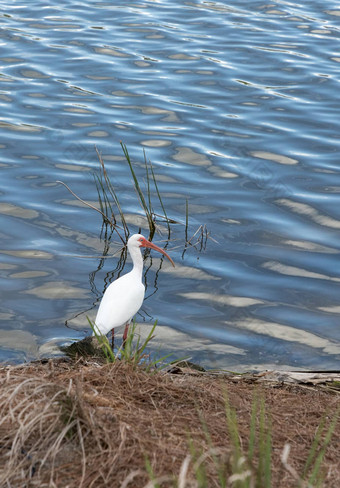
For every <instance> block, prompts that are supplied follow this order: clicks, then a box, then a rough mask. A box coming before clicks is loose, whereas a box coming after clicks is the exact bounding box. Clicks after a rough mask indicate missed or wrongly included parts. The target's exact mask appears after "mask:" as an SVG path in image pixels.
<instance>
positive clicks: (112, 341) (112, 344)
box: [111, 329, 115, 351]
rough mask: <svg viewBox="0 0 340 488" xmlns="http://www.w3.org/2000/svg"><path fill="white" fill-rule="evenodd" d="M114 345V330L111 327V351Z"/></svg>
mask: <svg viewBox="0 0 340 488" xmlns="http://www.w3.org/2000/svg"><path fill="white" fill-rule="evenodd" d="M114 347H115V330H114V329H112V330H111V348H112V351H114Z"/></svg>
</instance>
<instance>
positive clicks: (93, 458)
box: [0, 360, 340, 488]
mask: <svg viewBox="0 0 340 488" xmlns="http://www.w3.org/2000/svg"><path fill="white" fill-rule="evenodd" d="M0 381H1V394H0V411H1V417H0V419H1V420H0V486H1V487H9V488H10V487H15V488H17V487H20V488H24V487H27V488H30V487H56V488H66V487H70V488H73V487H75V488H80V487H83V488H85V487H86V488H89V487H93V488H101V487H111V488H115V487H123V488H124V487H128V488H137V487H144V486H146V485H148V483H149V481H150V478H149V475H148V473H147V470H146V462H145V456H147V458H148V460H149V462H150V464H151V466H152V470H153V472H154V474H155V476H156V477H161V478H163V479H165V480H166V481H164V483H163V484H161V486H162V487H165V486H174V485H173V483H172V479H173V477H174V478H176V479H177V480H179V482H178V486H180V487H181V488H191V487H195V486H197V483H196V481H195V476H194V472H193V464H194V461H193V460H192V459H191V457H190V456H189V447H188V436H190V438H191V439H192V442H193V443H194V445H195V446H196V449H197V450H201V451H202V453H204V454H203V456H204V458H205V462H206V465H207V475H208V481H207V486H208V487H214V486H219V484H218V480H217V476H216V470H215V467H214V463H213V461H212V454H213V452H212V451H211V446H210V445H209V443H208V440H207V437H206V434H205V433H204V428H203V425H202V416H203V417H204V419H205V422H206V425H207V428H208V430H209V433H210V436H211V440H212V444H213V446H214V449H215V452H216V453H217V455H218V456H220V455H224V456H227V457H228V456H229V455H230V444H229V441H228V432H227V422H226V419H225V401H224V397H223V393H224V391H225V390H226V391H227V392H228V397H229V400H230V403H231V405H232V406H233V407H234V408H235V409H236V411H237V416H238V422H239V431H240V436H241V441H242V445H244V446H245V447H246V446H247V442H248V438H249V423H250V415H251V406H252V400H253V395H254V391H255V390H256V391H258V392H259V393H262V394H263V395H264V397H265V401H266V408H267V411H269V412H270V415H271V418H272V434H273V462H272V468H273V482H272V486H273V487H281V488H286V487H293V486H296V481H295V480H294V479H293V476H292V475H291V474H290V473H289V472H288V470H287V469H286V468H285V467H284V466H283V465H282V463H281V461H280V455H281V453H282V449H283V447H284V445H285V443H287V442H288V443H289V444H290V445H291V454H290V458H289V462H290V464H291V466H292V467H293V468H294V469H296V470H297V472H302V469H303V466H304V463H305V461H306V459H307V455H308V451H309V449H310V446H311V443H312V440H313V437H314V435H315V432H316V429H317V426H318V424H319V423H320V420H321V418H322V416H323V415H324V413H325V412H326V410H327V411H328V412H329V415H330V416H331V414H332V413H334V412H335V410H336V408H337V404H338V403H339V396H338V395H337V394H334V393H331V392H326V391H318V390H317V389H306V388H300V387H298V386H294V387H289V386H279V385H276V386H268V385H267V386H266V385H256V384H254V383H253V382H248V381H247V380H240V379H237V378H233V377H223V378H222V377H214V376H211V375H204V374H202V375H199V374H192V375H191V374H188V375H173V374H154V375H150V374H147V373H145V372H143V371H142V370H140V369H137V370H136V371H134V370H133V369H132V368H131V367H129V366H128V365H126V364H123V363H119V362H117V363H116V364H111V365H103V364H99V363H95V362H93V361H92V362H91V361H89V362H86V361H84V360H82V361H79V362H72V361H69V360H54V361H52V360H50V361H49V362H46V363H34V364H33V363H32V364H29V365H26V366H21V367H6V368H2V369H1V370H0ZM339 445H340V430H339V425H338V426H337V428H336V431H335V433H334V435H333V438H332V441H331V443H330V446H329V448H328V450H327V455H326V458H325V467H326V479H325V482H324V485H323V486H325V487H330V488H336V487H337V486H338V480H339V479H340V467H339ZM150 486H152V484H151V485H150Z"/></svg>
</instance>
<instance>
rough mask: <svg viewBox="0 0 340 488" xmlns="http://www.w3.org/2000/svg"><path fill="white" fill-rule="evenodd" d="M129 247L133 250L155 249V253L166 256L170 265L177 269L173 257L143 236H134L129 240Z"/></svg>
mask: <svg viewBox="0 0 340 488" xmlns="http://www.w3.org/2000/svg"><path fill="white" fill-rule="evenodd" d="M128 247H130V248H133V247H148V248H150V249H154V250H155V251H158V252H160V253H162V254H164V256H166V257H167V258H168V259H169V261H170V263H171V264H172V265H173V267H175V263H174V262H173V260H172V259H171V257H170V256H169V255H168V254H167V253H166V252H165V251H164V249H162V248H161V247H158V246H156V244H153V243H152V242H150V241H148V240H147V239H146V238H145V237H144V236H142V235H141V234H134V235H132V236H131V237H130V238H129V240H128Z"/></svg>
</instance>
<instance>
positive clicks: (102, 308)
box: [95, 234, 174, 335]
mask: <svg viewBox="0 0 340 488" xmlns="http://www.w3.org/2000/svg"><path fill="white" fill-rule="evenodd" d="M127 247H128V251H129V253H130V256H131V259H132V262H133V268H132V270H131V271H130V272H129V273H127V274H126V275H123V276H121V277H120V278H118V280H116V281H114V282H113V283H111V284H110V285H109V287H108V288H107V290H106V291H105V293H104V295H103V298H102V301H101V302H100V305H99V309H98V313H97V317H96V320H95V331H96V333H100V334H103V335H106V334H107V333H108V332H109V331H110V330H112V329H114V328H115V327H120V326H122V325H126V324H128V323H129V322H130V321H131V319H132V318H133V317H134V315H135V314H136V313H137V312H138V310H139V309H140V307H141V306H142V303H143V300H144V293H145V288H144V285H143V282H142V272H143V258H142V253H141V250H140V248H141V247H150V248H152V249H155V250H156V251H159V252H161V253H162V254H164V255H165V256H166V257H167V258H168V259H169V260H170V261H171V263H172V264H173V265H174V263H173V261H172V259H171V258H170V256H168V255H167V253H166V252H165V251H164V250H163V249H161V248H159V247H158V246H156V245H155V244H153V243H151V242H149V241H148V240H146V239H145V237H143V236H142V235H141V234H134V235H133V236H131V237H130V239H129V240H128V243H127Z"/></svg>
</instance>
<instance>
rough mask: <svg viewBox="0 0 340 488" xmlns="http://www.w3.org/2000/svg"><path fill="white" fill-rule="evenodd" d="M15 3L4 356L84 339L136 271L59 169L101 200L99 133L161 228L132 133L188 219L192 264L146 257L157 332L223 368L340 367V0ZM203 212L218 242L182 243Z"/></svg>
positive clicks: (179, 234)
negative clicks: (99, 310) (127, 270)
mask: <svg viewBox="0 0 340 488" xmlns="http://www.w3.org/2000/svg"><path fill="white" fill-rule="evenodd" d="M0 7H1V9H0V12H1V13H0V44H1V51H0V109H1V115H0V154H1V156H2V157H1V160H0V171H1V179H0V221H1V228H0V237H1V260H0V268H1V278H0V283H1V305H2V306H1V312H0V355H1V358H0V359H1V360H4V361H6V360H8V361H13V360H14V361H21V360H25V359H29V358H32V357H38V356H39V355H41V354H44V355H48V354H53V351H54V347H55V344H56V343H58V342H62V341H64V340H67V339H72V338H78V337H82V336H83V335H84V334H85V333H87V332H88V325H87V320H86V315H87V314H88V315H90V316H91V314H92V315H93V314H95V311H96V306H97V304H98V301H99V300H100V298H101V295H102V293H103V290H104V289H105V287H106V286H107V284H108V283H109V282H110V281H111V280H112V279H114V278H115V277H116V276H117V273H118V272H119V271H118V269H116V266H117V259H118V258H117V256H118V255H119V254H116V255H115V256H114V257H112V258H108V259H103V260H101V259H100V258H99V256H101V255H102V253H103V251H104V249H105V239H103V234H101V231H102V228H101V219H100V216H99V215H98V214H96V213H95V212H94V211H91V210H90V209H89V208H87V207H85V206H84V205H82V204H81V203H80V202H79V201H77V200H76V199H74V198H73V197H72V195H70V194H69V193H68V192H67V191H66V189H65V187H63V186H62V185H60V184H58V183H56V181H57V180H61V181H63V182H65V183H67V184H68V185H69V186H70V187H71V188H72V190H73V191H74V192H76V193H77V194H78V195H79V196H81V197H82V198H83V199H84V200H86V201H88V202H90V203H91V204H96V202H97V192H96V187H95V184H94V180H93V171H95V170H96V169H97V168H98V159H97V155H96V151H95V146H96V147H97V148H98V149H99V151H100V152H101V153H102V156H103V158H104V160H105V163H106V167H107V169H108V171H109V172H110V175H111V177H112V179H113V181H114V184H115V188H116V190H117V193H118V194H119V198H120V202H121V205H122V207H123V209H124V212H125V213H126V216H127V219H128V222H129V225H130V226H131V231H132V232H135V231H138V230H139V227H141V229H142V231H143V232H145V233H147V229H146V226H145V221H143V219H142V216H141V211H140V208H139V206H138V201H137V199H136V196H135V192H134V189H133V186H132V184H131V176H130V173H129V169H128V166H127V165H126V163H125V161H124V157H123V154H122V150H121V147H120V145H119V141H120V140H122V141H124V143H125V144H126V145H127V147H128V149H129V152H130V156H131V159H132V161H133V164H134V167H135V169H136V172H137V174H138V176H139V178H140V179H141V180H142V179H143V178H144V177H145V172H144V161H143V159H144V156H143V149H145V151H146V155H147V158H149V159H150V160H151V161H152V164H153V168H154V171H155V174H156V177H157V181H158V186H159V190H160V192H161V194H162V196H163V199H164V204H165V208H166V210H167V213H168V215H169V216H170V217H171V218H173V219H174V220H176V221H177V222H179V223H178V224H174V225H173V227H172V229H173V230H172V239H171V241H170V243H169V247H168V251H169V252H170V253H171V256H172V257H173V259H174V260H175V261H176V264H177V266H176V269H174V270H172V269H171V268H170V267H168V266H166V264H165V263H163V265H162V268H161V269H160V270H159V269H158V266H159V259H157V257H156V256H153V255H151V256H152V262H151V261H150V260H149V259H148V261H147V263H148V265H151V264H152V266H151V267H150V269H149V270H148V272H147V275H146V280H147V281H146V282H147V286H148V288H147V294H146V296H147V299H146V300H145V302H144V305H143V307H142V310H141V311H140V313H139V314H138V316H137V319H138V320H139V321H140V322H141V323H142V329H143V328H144V330H145V329H147V327H148V326H149V324H150V323H152V322H153V321H154V320H155V319H156V318H157V319H158V321H159V324H160V326H159V341H160V346H161V347H163V348H165V349H171V350H174V351H175V354H176V355H185V354H187V353H188V354H190V356H191V357H193V359H194V360H196V361H199V362H201V363H202V364H204V365H207V366H209V367H225V368H233V369H239V370H244V369H249V368H250V369H254V368H258V369H263V368H271V367H276V368H278V367H281V368H286V367H288V368H292V367H293V368H314V369H324V368H325V369H326V368H328V369H339V367H340V337H339V336H340V334H339V327H338V320H339V314H340V305H339V303H340V301H339V296H340V275H339V272H338V269H339V267H338V260H339V249H340V244H339V229H340V216H339V188H340V173H339V164H338V154H339V149H340V138H339V121H338V112H339V95H338V93H339V90H338V84H339V75H338V73H339V63H340V57H339V54H338V53H339V38H340V36H339V27H338V20H339V15H340V10H339V6H338V5H337V4H336V3H335V2H334V1H330V2H328V3H327V6H325V5H324V4H323V3H321V2H318V1H313V2H309V3H308V5H302V4H301V5H296V4H289V3H286V2H274V3H271V4H270V5H268V4H264V3H262V2H252V4H251V8H250V6H249V2H244V1H243V2H242V1H241V2H229V3H228V4H226V3H225V2H204V1H194V2H191V1H188V2H185V3H184V4H173V3H171V2H166V1H151V0H150V1H141V2H138V3H136V4H129V5H127V4H126V3H124V2H120V3H119V2H118V4H117V2H115V5H112V2H85V3H82V4H81V3H77V2H76V3H72V5H69V4H67V3H62V4H60V2H57V1H56V0H51V1H49V2H48V3H46V2H41V1H37V2H35V4H34V7H33V5H31V4H27V3H25V2H23V1H22V0H18V1H16V2H14V3H13V4H10V5H8V2H4V1H3V0H0ZM186 201H188V207H189V227H188V229H187V236H186V231H185V225H184V224H185V208H186ZM158 207H159V205H158ZM155 210H156V211H157V212H158V213H162V209H161V208H156V209H155ZM200 226H203V227H202V228H204V229H207V231H208V232H209V233H210V236H211V238H212V239H211V238H210V237H207V235H205V241H204V245H198V246H196V247H193V246H188V248H187V250H186V252H184V253H183V250H184V248H185V237H188V238H189V239H190V237H191V236H193V235H194V234H195V232H196V231H197V230H198V229H200ZM204 226H206V227H204ZM161 228H162V226H161ZM199 235H200V233H199V232H198V234H197V236H199ZM165 237H166V232H163V235H161V236H157V238H156V240H157V241H158V242H161V241H162V239H164V238H165ZM109 242H110V250H109V254H111V253H112V254H113V253H118V251H119V248H120V243H119V242H118V241H117V239H113V238H111V240H110V241H109ZM201 244H202V242H201ZM84 256H87V257H84ZM128 266H129V263H128ZM65 323H66V325H65Z"/></svg>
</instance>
